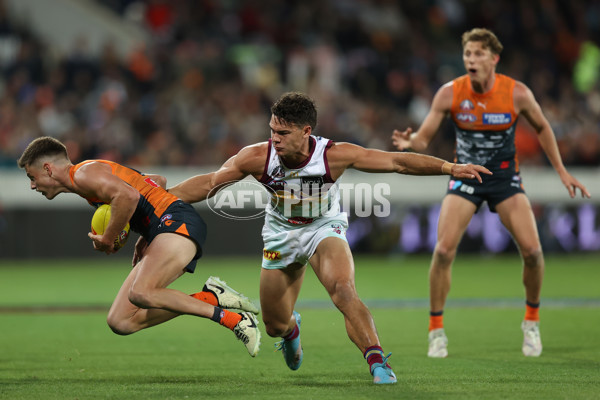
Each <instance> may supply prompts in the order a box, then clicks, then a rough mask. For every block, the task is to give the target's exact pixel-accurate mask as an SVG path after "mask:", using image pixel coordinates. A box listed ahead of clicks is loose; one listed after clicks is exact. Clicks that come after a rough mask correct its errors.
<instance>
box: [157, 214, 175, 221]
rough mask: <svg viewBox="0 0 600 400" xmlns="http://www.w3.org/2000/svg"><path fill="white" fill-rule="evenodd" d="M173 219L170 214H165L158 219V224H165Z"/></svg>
mask: <svg viewBox="0 0 600 400" xmlns="http://www.w3.org/2000/svg"><path fill="white" fill-rule="evenodd" d="M171 218H173V216H172V215H171V214H165V215H163V216H162V217H161V218H160V222H165V221H166V220H168V219H171Z"/></svg>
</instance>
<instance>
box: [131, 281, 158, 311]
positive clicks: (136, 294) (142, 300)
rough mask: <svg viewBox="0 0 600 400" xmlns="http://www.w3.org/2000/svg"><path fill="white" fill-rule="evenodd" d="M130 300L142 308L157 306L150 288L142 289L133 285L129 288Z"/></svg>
mask: <svg viewBox="0 0 600 400" xmlns="http://www.w3.org/2000/svg"><path fill="white" fill-rule="evenodd" d="M128 297H129V301H130V302H131V304H134V305H136V306H138V307H140V308H155V306H154V301H153V300H152V294H151V292H150V291H148V290H141V289H139V288H137V287H135V285H134V286H132V287H131V289H130V290H129V296H128Z"/></svg>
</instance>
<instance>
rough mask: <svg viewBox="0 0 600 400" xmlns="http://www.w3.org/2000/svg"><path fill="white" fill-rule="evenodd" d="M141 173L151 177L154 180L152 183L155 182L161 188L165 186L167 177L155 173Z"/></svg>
mask: <svg viewBox="0 0 600 400" xmlns="http://www.w3.org/2000/svg"><path fill="white" fill-rule="evenodd" d="M143 175H144V176H146V177H148V178H150V179H152V180H153V181H154V183H156V184H157V185H158V186H160V187H161V188H163V189H166V188H167V178H165V177H164V176H162V175H156V174H143Z"/></svg>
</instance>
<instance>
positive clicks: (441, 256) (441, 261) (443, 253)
mask: <svg viewBox="0 0 600 400" xmlns="http://www.w3.org/2000/svg"><path fill="white" fill-rule="evenodd" d="M433 255H434V258H435V259H436V260H437V261H438V263H437V264H438V265H441V266H449V265H450V264H452V262H453V261H454V257H456V247H453V246H448V245H446V244H445V243H443V242H438V243H437V244H436V245H435V250H434V252H433Z"/></svg>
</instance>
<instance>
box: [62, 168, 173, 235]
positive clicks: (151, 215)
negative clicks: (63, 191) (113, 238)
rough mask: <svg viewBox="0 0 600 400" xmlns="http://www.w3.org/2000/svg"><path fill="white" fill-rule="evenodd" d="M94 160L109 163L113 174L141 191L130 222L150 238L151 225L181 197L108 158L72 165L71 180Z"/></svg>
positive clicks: (96, 203) (139, 231)
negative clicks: (107, 159) (78, 171)
mask: <svg viewBox="0 0 600 400" xmlns="http://www.w3.org/2000/svg"><path fill="white" fill-rule="evenodd" d="M94 162H95V163H103V164H106V165H109V166H110V167H111V170H112V174H113V175H115V176H116V177H118V178H119V179H121V180H123V181H124V182H125V183H127V184H128V185H129V186H131V187H132V188H134V189H136V190H137V191H138V192H139V193H140V199H139V201H138V205H137V208H136V209H135V212H134V213H133V216H132V217H131V220H130V221H129V224H130V226H131V229H132V230H133V231H134V232H137V233H139V234H141V235H142V236H144V237H145V238H147V239H148V236H149V232H150V227H151V226H155V225H158V224H160V223H161V218H162V216H163V214H164V213H165V211H166V210H167V208H168V207H169V206H170V205H171V204H173V203H174V202H176V201H177V200H179V199H178V198H177V197H176V196H174V195H172V194H171V193H169V192H167V191H166V190H165V189H163V188H162V187H160V186H159V185H157V184H156V183H155V182H154V181H153V180H152V179H150V178H149V177H147V176H144V175H143V174H141V173H140V172H138V171H136V170H134V169H131V168H128V167H125V166H123V165H120V164H117V163H115V162H112V161H106V160H87V161H83V162H81V163H79V164H77V165H74V166H72V167H71V170H70V171H69V174H70V177H71V182H73V176H74V175H75V172H76V171H77V170H78V169H79V168H81V167H82V166H83V165H86V164H89V163H94ZM85 199H86V200H87V201H88V202H89V203H90V204H91V205H93V206H95V207H98V206H99V205H100V204H104V202H103V201H102V200H100V199H94V198H85Z"/></svg>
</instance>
